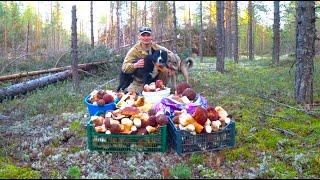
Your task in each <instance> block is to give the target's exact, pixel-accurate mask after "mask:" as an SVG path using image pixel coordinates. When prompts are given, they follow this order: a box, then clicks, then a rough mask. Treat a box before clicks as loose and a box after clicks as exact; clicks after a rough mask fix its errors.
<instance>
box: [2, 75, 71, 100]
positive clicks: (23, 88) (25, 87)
mask: <svg viewBox="0 0 320 180" xmlns="http://www.w3.org/2000/svg"><path fill="white" fill-rule="evenodd" d="M71 74H72V73H71V70H66V71H63V72H59V73H56V74H52V75H48V76H44V77H41V78H38V79H34V80H30V81H27V82H22V83H18V84H14V85H12V86H9V87H6V88H1V89H0V102H1V101H2V100H3V99H4V98H6V97H8V96H9V97H10V96H11V97H12V96H15V95H18V94H22V93H26V92H28V91H32V90H34V89H37V88H39V87H43V86H45V85H47V84H51V83H54V82H57V81H59V80H63V79H66V78H68V77H69V76H71Z"/></svg>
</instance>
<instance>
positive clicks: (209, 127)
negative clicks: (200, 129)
mask: <svg viewBox="0 0 320 180" xmlns="http://www.w3.org/2000/svg"><path fill="white" fill-rule="evenodd" d="M204 128H205V130H206V132H207V133H211V132H212V127H211V126H210V125H205V126H204Z"/></svg>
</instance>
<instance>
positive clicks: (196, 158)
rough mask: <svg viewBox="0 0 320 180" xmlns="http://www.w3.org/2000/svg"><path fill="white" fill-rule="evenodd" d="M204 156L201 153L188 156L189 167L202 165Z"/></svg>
mask: <svg viewBox="0 0 320 180" xmlns="http://www.w3.org/2000/svg"><path fill="white" fill-rule="evenodd" d="M203 162H204V156H203V154H201V153H194V154H192V155H191V156H190V158H189V162H188V164H189V165H191V166H193V165H194V166H197V165H200V164H203Z"/></svg>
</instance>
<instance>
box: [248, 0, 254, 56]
mask: <svg viewBox="0 0 320 180" xmlns="http://www.w3.org/2000/svg"><path fill="white" fill-rule="evenodd" d="M248 16H249V18H248V21H249V22H248V33H249V34H248V41H249V42H248V43H249V44H248V54H249V60H250V61H252V60H253V59H254V56H253V28H252V26H253V23H252V19H253V7H252V1H249V4H248Z"/></svg>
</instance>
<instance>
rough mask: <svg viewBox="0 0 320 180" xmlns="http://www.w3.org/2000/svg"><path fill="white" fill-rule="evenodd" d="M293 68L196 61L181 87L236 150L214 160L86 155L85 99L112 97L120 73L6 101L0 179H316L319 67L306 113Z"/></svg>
mask: <svg viewBox="0 0 320 180" xmlns="http://www.w3.org/2000/svg"><path fill="white" fill-rule="evenodd" d="M293 63H294V59H293V57H290V56H289V57H283V58H282V59H281V60H280V64H279V65H273V64H272V63H271V58H270V57H256V59H255V60H254V61H248V60H246V59H241V60H240V63H239V64H234V63H233V62H232V61H231V60H226V63H225V69H226V72H225V73H223V74H220V73H218V72H216V71H215V58H210V57H206V58H204V62H203V63H200V62H199V59H196V63H195V66H194V68H193V69H191V71H190V79H191V81H190V84H191V85H192V87H193V88H194V89H195V90H196V91H197V92H199V93H202V94H203V95H204V96H205V97H206V98H207V100H208V102H209V104H211V105H214V106H218V105H219V106H222V107H223V108H224V109H226V110H227V111H228V113H229V114H231V115H232V117H233V119H234V120H235V122H236V132H237V134H236V145H235V147H234V148H231V149H223V150H220V151H214V152H200V153H199V152H198V153H192V154H186V155H181V156H179V155H178V154H177V153H176V152H175V151H174V150H173V149H169V151H168V152H166V153H136V152H131V153H126V154H122V153H97V152H90V151H88V150H87V147H86V137H87V136H86V131H85V124H86V122H87V120H88V112H87V109H86V106H85V104H84V102H83V100H84V97H85V96H86V95H88V94H89V93H90V92H91V91H92V90H94V89H97V88H103V89H115V87H116V85H117V83H118V79H117V78H118V73H117V72H116V71H115V69H117V70H119V64H112V65H110V66H109V67H102V70H101V71H99V72H97V74H95V75H94V76H93V75H88V76H85V77H82V79H81V82H80V89H81V90H80V92H74V91H73V90H72V81H71V80H67V81H63V82H58V83H56V84H51V85H48V86H46V87H44V88H41V89H38V90H35V91H32V92H30V93H28V94H26V95H21V96H19V97H16V98H14V99H12V100H6V101H4V102H2V103H1V104H0V112H1V114H3V115H6V116H9V117H10V119H8V120H1V121H0V147H1V149H0V178H186V179H188V178H320V170H319V167H320V140H319V137H320V121H319V117H320V69H319V68H320V61H319V59H318V58H317V59H316V60H315V63H314V64H315V68H314V106H313V107H311V108H310V107H304V106H301V105H298V104H296V103H295V100H294V66H293V67H292V64H293ZM291 67H292V68H291ZM179 80H180V81H182V77H181V76H180V77H179ZM306 109H310V110H309V111H307V110H306Z"/></svg>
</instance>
